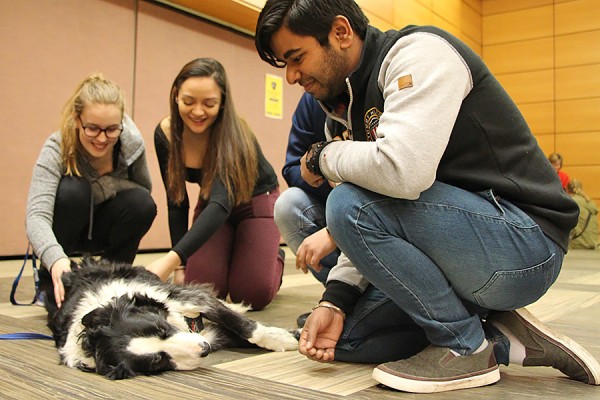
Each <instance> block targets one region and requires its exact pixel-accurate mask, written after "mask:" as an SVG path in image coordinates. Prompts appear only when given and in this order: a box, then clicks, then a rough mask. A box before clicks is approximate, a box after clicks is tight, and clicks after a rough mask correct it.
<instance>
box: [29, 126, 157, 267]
mask: <svg viewBox="0 0 600 400" xmlns="http://www.w3.org/2000/svg"><path fill="white" fill-rule="evenodd" d="M123 119H124V122H123V132H122V133H121V136H120V137H119V141H120V142H121V149H120V153H119V159H118V162H117V167H116V168H115V170H114V171H113V172H111V173H110V174H107V175H104V176H102V177H100V176H99V175H98V173H97V172H96V171H95V170H94V169H93V168H92V167H91V166H90V164H89V162H88V160H87V159H86V158H85V157H83V156H82V155H81V154H80V155H79V156H78V160H77V161H78V167H79V170H80V172H81V174H82V176H83V178H85V179H87V180H88V181H89V182H90V184H91V188H92V197H93V199H92V200H93V204H92V205H91V207H93V205H97V204H100V203H102V202H104V201H106V200H109V199H111V198H113V197H114V196H115V195H116V194H117V193H118V192H119V191H121V190H125V189H131V188H139V187H143V188H146V189H147V190H148V191H150V190H151V189H152V182H151V179H150V172H149V171H148V165H147V163H146V153H145V148H144V140H143V139H142V135H141V134H140V131H139V130H138V128H137V127H136V126H135V124H134V122H133V121H132V120H131V118H129V116H127V115H125V117H124V118H123ZM61 141H62V135H61V133H60V131H58V132H54V133H53V134H52V135H51V136H50V137H49V138H48V139H47V140H46V142H45V143H44V146H43V147H42V149H41V151H40V155H39V157H38V159H37V161H36V163H35V166H34V168H33V174H32V177H31V184H30V186H29V197H28V200H27V213H26V219H25V229H26V233H27V238H28V239H29V242H30V243H31V245H32V247H33V251H34V253H35V254H36V255H37V256H38V257H39V258H40V260H41V263H42V265H44V266H45V267H46V268H50V267H51V266H52V265H53V264H54V263H55V262H56V261H57V260H59V259H60V258H65V257H67V254H65V252H64V250H63V248H62V246H61V245H60V244H59V243H58V241H57V239H56V236H55V235H54V232H53V230H52V222H53V220H54V203H55V200H56V192H57V190H58V185H59V183H60V180H61V179H62V177H63V176H65V174H66V167H65V165H64V164H63V162H62V159H61V149H60V146H61ZM92 218H93V208H92V209H91V215H90V224H91V223H92Z"/></svg>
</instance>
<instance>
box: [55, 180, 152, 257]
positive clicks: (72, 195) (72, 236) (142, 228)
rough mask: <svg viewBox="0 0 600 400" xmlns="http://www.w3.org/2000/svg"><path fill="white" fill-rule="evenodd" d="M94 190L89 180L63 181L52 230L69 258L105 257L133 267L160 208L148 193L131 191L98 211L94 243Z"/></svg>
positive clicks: (60, 186)
mask: <svg viewBox="0 0 600 400" xmlns="http://www.w3.org/2000/svg"><path fill="white" fill-rule="evenodd" d="M91 201H92V197H91V188H90V184H89V182H88V181H87V180H85V179H83V178H79V177H73V176H65V177H63V178H62V179H61V181H60V184H59V186H58V191H57V193H56V203H55V205H54V222H53V224H52V229H53V231H54V234H55V236H56V239H57V240H58V243H60V245H61V246H62V247H63V249H64V251H65V253H66V254H67V255H71V254H74V253H90V254H102V256H103V258H106V259H109V260H113V261H121V262H126V263H132V262H133V260H134V258H135V256H136V254H137V250H138V246H139V244H140V241H141V240H142V237H143V236H144V235H145V234H146V232H148V229H150V226H151V225H152V222H153V221H154V218H155V217H156V204H155V203H154V200H153V199H152V196H150V193H149V192H148V191H147V190H145V189H141V188H140V189H129V190H124V191H122V192H119V193H118V194H117V195H116V196H115V197H114V198H112V199H110V200H107V201H105V202H103V203H101V204H99V205H97V206H96V207H95V208H94V214H93V222H92V232H91V239H89V238H88V231H89V224H90V204H91Z"/></svg>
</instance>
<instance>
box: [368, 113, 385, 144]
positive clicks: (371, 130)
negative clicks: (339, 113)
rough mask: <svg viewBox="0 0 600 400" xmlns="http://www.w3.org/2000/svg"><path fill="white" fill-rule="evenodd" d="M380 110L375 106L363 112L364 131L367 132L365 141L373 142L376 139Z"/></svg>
mask: <svg viewBox="0 0 600 400" xmlns="http://www.w3.org/2000/svg"><path fill="white" fill-rule="evenodd" d="M379 117H381V111H379V110H378V109H377V108H376V107H373V108H371V109H369V110H368V111H367V112H366V113H365V132H367V141H369V142H373V141H375V139H377V126H378V125H379Z"/></svg>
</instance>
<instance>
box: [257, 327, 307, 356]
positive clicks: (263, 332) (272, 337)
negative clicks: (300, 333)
mask: <svg viewBox="0 0 600 400" xmlns="http://www.w3.org/2000/svg"><path fill="white" fill-rule="evenodd" d="M248 341H249V342H250V343H254V344H256V345H257V346H259V347H262V348H264V349H267V350H271V351H288V350H297V349H298V339H296V336H295V335H294V333H292V332H290V331H288V330H285V329H283V328H277V327H274V326H264V325H261V324H257V326H256V330H255V331H254V333H253V334H252V337H251V338H250V339H248Z"/></svg>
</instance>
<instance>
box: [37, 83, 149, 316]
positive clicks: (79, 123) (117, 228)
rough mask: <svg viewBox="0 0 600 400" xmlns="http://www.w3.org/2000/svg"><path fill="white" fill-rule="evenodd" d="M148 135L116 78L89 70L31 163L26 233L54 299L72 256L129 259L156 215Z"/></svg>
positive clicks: (59, 300)
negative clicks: (144, 135)
mask: <svg viewBox="0 0 600 400" xmlns="http://www.w3.org/2000/svg"><path fill="white" fill-rule="evenodd" d="M150 190H151V181H150V174H149V171H148V166H147V164H146V154H145V149H144V142H143V139H142V136H141V135H140V132H139V130H138V129H137V127H136V126H135V124H134V123H133V121H132V120H131V119H130V118H129V117H128V116H127V115H125V113H124V94H123V91H122V90H121V88H120V87H119V86H118V85H117V84H116V83H114V82H112V81H109V80H107V79H104V78H103V77H102V76H101V75H97V74H95V75H91V76H89V77H88V78H86V79H85V80H84V81H83V82H81V83H80V84H79V86H78V87H77V89H76V90H75V92H74V93H73V94H72V95H71V97H70V98H69V100H68V101H67V103H66V104H65V106H64V108H63V112H62V118H61V123H60V130H59V131H58V132H55V133H53V134H52V135H51V136H50V137H49V138H48V139H47V140H46V142H45V143H44V146H43V147H42V150H41V152H40V155H39V157H38V159H37V161H36V163H35V166H34V168H33V175H32V178H31V184H30V188H29V199H28V203H27V216H26V221H25V225H26V230H27V237H28V239H29V241H30V243H31V245H32V247H33V250H34V252H35V254H36V255H37V256H38V257H39V258H40V260H41V263H42V265H43V266H44V267H45V268H46V269H47V270H48V271H49V272H50V275H51V276H52V282H53V285H54V294H55V298H56V303H57V306H58V307H60V306H61V304H62V301H63V300H64V288H63V285H62V281H61V276H62V274H63V273H65V272H67V271H70V270H71V262H70V259H69V256H71V255H74V254H101V255H102V257H104V258H106V259H109V260H112V261H121V262H126V263H132V262H133V260H134V258H135V255H136V253H137V249H138V245H139V243H140V240H141V239H142V237H143V236H144V234H145V233H146V232H147V231H148V229H150V226H151V225H152V222H153V221H154V218H155V216H156V205H155V203H154V201H153V199H152V197H151V196H150Z"/></svg>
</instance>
